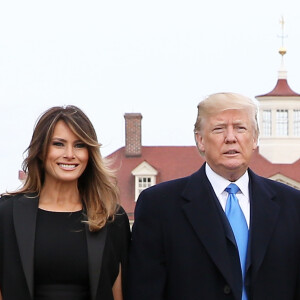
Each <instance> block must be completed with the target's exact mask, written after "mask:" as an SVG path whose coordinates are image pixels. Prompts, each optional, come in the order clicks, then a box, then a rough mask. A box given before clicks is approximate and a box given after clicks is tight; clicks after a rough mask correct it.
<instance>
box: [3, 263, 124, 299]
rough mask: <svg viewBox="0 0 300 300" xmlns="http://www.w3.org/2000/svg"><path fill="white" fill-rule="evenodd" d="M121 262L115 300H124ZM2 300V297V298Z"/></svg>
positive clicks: (114, 294) (115, 286)
mask: <svg viewBox="0 0 300 300" xmlns="http://www.w3.org/2000/svg"><path fill="white" fill-rule="evenodd" d="M121 271H122V270H121V264H120V266H119V274H118V277H117V279H116V281H115V283H114V285H113V287H112V292H113V296H114V300H123V293H122V272H121ZM0 300H2V298H0Z"/></svg>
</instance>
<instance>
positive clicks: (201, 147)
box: [195, 132, 205, 153]
mask: <svg viewBox="0 0 300 300" xmlns="http://www.w3.org/2000/svg"><path fill="white" fill-rule="evenodd" d="M195 140H196V144H197V147H198V149H199V151H201V152H203V153H204V152H205V147H204V140H203V137H202V135H201V134H200V133H199V132H197V133H196V134H195Z"/></svg>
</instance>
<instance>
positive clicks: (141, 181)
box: [135, 176, 155, 200]
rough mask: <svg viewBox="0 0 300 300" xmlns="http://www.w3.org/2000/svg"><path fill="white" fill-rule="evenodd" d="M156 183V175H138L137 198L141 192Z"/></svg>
mask: <svg viewBox="0 0 300 300" xmlns="http://www.w3.org/2000/svg"><path fill="white" fill-rule="evenodd" d="M154 184H155V180H154V176H145V177H142V176H136V197H135V198H136V200H137V198H138V196H139V195H140V193H141V192H142V191H143V190H144V189H146V188H148V187H150V186H152V185H154Z"/></svg>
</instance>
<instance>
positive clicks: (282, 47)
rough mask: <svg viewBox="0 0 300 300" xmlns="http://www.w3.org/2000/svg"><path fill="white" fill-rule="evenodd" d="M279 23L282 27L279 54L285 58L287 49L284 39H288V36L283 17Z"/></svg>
mask: <svg viewBox="0 0 300 300" xmlns="http://www.w3.org/2000/svg"><path fill="white" fill-rule="evenodd" d="M279 23H280V25H281V35H280V36H279V37H280V38H281V47H280V49H279V53H280V54H281V55H282V56H283V55H284V54H286V48H285V47H284V39H285V38H286V37H287V35H284V24H285V22H284V18H283V16H281V19H280V20H279Z"/></svg>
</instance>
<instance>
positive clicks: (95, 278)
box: [0, 195, 130, 300]
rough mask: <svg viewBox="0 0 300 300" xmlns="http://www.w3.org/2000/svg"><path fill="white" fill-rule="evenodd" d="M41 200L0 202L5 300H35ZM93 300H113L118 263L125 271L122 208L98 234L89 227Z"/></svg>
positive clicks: (126, 235) (0, 282) (126, 234)
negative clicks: (36, 233)
mask: <svg viewBox="0 0 300 300" xmlns="http://www.w3.org/2000/svg"><path fill="white" fill-rule="evenodd" d="M38 200H39V199H38V197H31V198H28V197H25V196H24V195H16V196H13V197H6V196H5V197H3V198H1V199H0V289H1V292H2V297H3V300H32V299H34V240H35V226H36V216H37V210H38ZM86 237H87V248H88V266H89V279H90V293H91V299H92V300H97V299H101V300H103V299H104V300H111V299H113V297H112V290H111V287H112V284H113V283H114V280H115V278H116V276H117V274H118V272H119V263H121V264H122V268H123V269H124V270H126V267H127V254H128V245H129V240H130V229H129V221H128V217H127V215H126V213H125V212H124V210H123V209H122V208H120V209H119V211H118V213H117V215H116V218H115V221H114V222H111V223H108V224H107V225H106V226H105V227H104V228H103V229H101V230H100V231H98V232H90V231H89V230H88V227H87V226H86Z"/></svg>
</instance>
